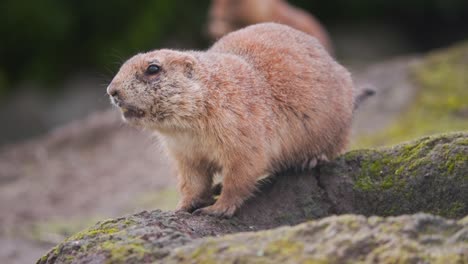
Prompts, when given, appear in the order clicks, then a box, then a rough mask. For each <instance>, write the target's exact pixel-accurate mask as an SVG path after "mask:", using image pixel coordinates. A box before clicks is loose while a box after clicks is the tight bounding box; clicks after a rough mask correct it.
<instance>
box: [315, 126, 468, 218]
mask: <svg viewBox="0 0 468 264" xmlns="http://www.w3.org/2000/svg"><path fill="white" fill-rule="evenodd" d="M320 179H321V184H322V186H323V188H325V189H326V190H327V194H328V196H329V198H330V199H331V200H332V202H333V206H334V207H335V210H336V213H359V214H364V215H380V216H391V215H401V214H410V213H415V212H428V213H432V214H437V215H442V216H445V217H450V218H459V217H464V216H465V215H467V214H468V202H467V201H468V191H467V190H468V133H451V134H442V135H437V136H429V137H423V138H421V139H418V140H416V141H412V142H407V143H404V144H400V145H396V146H394V147H390V148H382V149H377V150H355V151H351V152H348V153H347V154H345V155H343V156H342V157H340V158H338V159H337V160H335V161H334V162H333V163H331V164H329V165H326V166H324V167H322V168H321V178H320Z"/></svg>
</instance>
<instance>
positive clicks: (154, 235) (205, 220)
mask: <svg viewBox="0 0 468 264" xmlns="http://www.w3.org/2000/svg"><path fill="white" fill-rule="evenodd" d="M246 230H249V227H248V226H244V225H241V224H239V223H237V221H236V220H221V221H218V220H217V219H214V218H212V217H205V216H190V215H189V214H185V213H182V214H174V213H167V212H161V211H153V212H151V213H148V212H142V213H140V214H137V215H133V216H129V217H125V218H119V219H115V220H109V221H104V222H101V223H98V224H97V225H95V226H94V227H92V228H90V229H88V230H86V231H83V232H80V233H78V234H76V235H74V236H72V237H70V238H68V239H67V240H66V241H65V242H63V243H61V244H60V245H58V246H57V247H55V248H54V249H52V250H51V251H50V252H49V253H48V254H47V255H44V256H43V257H42V258H41V259H40V260H38V263H39V264H44V263H151V262H154V261H158V262H161V263H356V262H359V263H466V262H467V261H468V217H465V218H464V219H462V220H459V221H455V220H447V219H444V218H441V217H436V216H433V215H429V214H415V215H406V216H399V217H387V218H382V217H369V218H366V217H364V216H359V215H341V216H330V217H327V218H324V219H321V220H316V221H309V222H306V223H303V224H300V225H297V226H294V227H280V228H276V229H273V230H267V231H258V232H246V233H239V234H231V235H224V236H219V237H213V235H222V234H226V233H231V232H235V231H246ZM205 236H210V237H205ZM203 237H205V238H203Z"/></svg>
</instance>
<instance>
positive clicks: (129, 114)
mask: <svg viewBox="0 0 468 264" xmlns="http://www.w3.org/2000/svg"><path fill="white" fill-rule="evenodd" d="M120 110H122V114H123V116H124V117H125V118H141V117H144V116H145V111H143V110H140V109H138V108H135V107H129V106H125V107H120Z"/></svg>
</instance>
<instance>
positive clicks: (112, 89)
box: [107, 84, 119, 97]
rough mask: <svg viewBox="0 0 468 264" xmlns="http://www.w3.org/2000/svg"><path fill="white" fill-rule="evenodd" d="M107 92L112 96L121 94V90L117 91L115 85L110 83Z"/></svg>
mask: <svg viewBox="0 0 468 264" xmlns="http://www.w3.org/2000/svg"><path fill="white" fill-rule="evenodd" d="M107 94H108V95H110V96H112V97H117V96H118V95H119V92H118V91H117V88H116V87H115V85H112V84H109V86H107Z"/></svg>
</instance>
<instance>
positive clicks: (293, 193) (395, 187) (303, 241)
mask: <svg viewBox="0 0 468 264" xmlns="http://www.w3.org/2000/svg"><path fill="white" fill-rule="evenodd" d="M467 172H468V133H452V134H446V135H439V136H433V137H425V138H421V139H419V140H417V141H414V142H409V143H405V144H401V145H398V146H395V147H392V148H386V149H380V150H359V151H352V152H349V153H347V154H345V155H343V156H342V157H340V158H338V159H336V160H335V161H333V162H330V163H328V164H325V165H322V166H319V167H318V168H317V169H315V170H313V171H309V172H301V173H294V172H290V173H287V174H283V175H277V176H275V177H274V178H272V179H270V180H269V181H268V182H265V183H263V184H262V185H261V186H260V191H259V193H258V194H257V196H255V197H254V198H252V199H251V200H249V201H247V203H246V204H245V206H243V207H242V208H241V210H240V211H239V212H238V214H236V216H235V217H234V218H232V219H229V220H227V219H221V220H220V219H216V218H212V217H207V216H192V215H190V214H187V213H179V214H176V213H171V212H161V211H153V212H150V213H148V212H142V213H140V214H136V215H132V216H128V217H124V218H118V219H115V220H109V221H105V222H102V223H98V224H97V225H96V226H94V227H92V228H91V229H88V230H85V231H83V232H80V233H78V234H76V235H74V236H72V237H70V238H68V239H67V240H66V241H65V242H63V243H61V244H59V245H58V246H57V247H55V248H54V249H52V250H51V251H50V252H49V253H48V254H47V255H45V256H44V257H43V258H42V259H41V260H40V261H39V263H89V262H91V261H92V263H106V262H108V261H110V262H111V263H113V262H115V263H141V262H151V261H154V260H160V259H163V258H167V261H169V260H170V261H173V262H184V261H187V262H188V263H192V262H193V263H206V262H208V263H209V261H210V260H211V261H213V260H215V259H218V258H219V257H221V256H222V257H223V258H226V259H225V260H226V261H227V262H228V263H237V262H236V261H241V262H242V261H248V260H250V259H243V257H244V256H245V257H246V258H247V257H252V259H251V260H252V261H254V260H255V261H260V260H262V258H261V256H263V255H265V254H267V255H268V256H269V259H271V260H276V261H277V262H284V261H293V262H296V261H299V262H301V261H305V260H307V259H311V260H315V261H323V260H325V259H328V260H329V261H330V262H332V263H339V262H340V260H342V259H346V258H350V259H352V260H354V259H355V260H356V261H357V260H360V261H363V260H366V261H368V262H369V263H372V261H377V262H379V261H380V260H404V261H406V260H407V261H415V263H417V262H418V261H419V260H424V261H432V260H444V259H446V258H452V257H453V258H455V259H456V258H460V259H463V258H466V254H467V252H468V237H467V235H468V229H467V224H468V219H466V218H465V219H464V220H461V221H459V222H458V223H457V222H455V221H450V220H444V219H442V218H438V217H434V216H429V215H413V216H405V217H399V218H387V219H383V218H369V219H367V218H365V217H363V216H340V217H329V218H326V219H324V220H320V221H316V222H310V223H306V224H303V225H300V226H297V227H293V228H280V229H274V230H270V231H262V232H259V233H251V234H239V235H234V236H226V237H221V238H207V239H202V240H194V239H197V238H201V237H206V236H219V235H224V234H228V233H234V232H240V231H257V230H263V229H268V228H275V227H278V226H282V225H292V224H298V223H301V222H304V221H307V220H311V219H318V218H323V217H327V216H330V215H333V214H343V213H355V214H364V215H367V216H370V215H379V216H390V215H400V214H414V213H417V212H420V211H423V212H428V213H432V214H438V215H441V216H445V217H450V218H461V217H464V216H466V215H467V214H468V205H467V201H468V192H467V191H466V190H467V189H468V178H467V174H466V173H467ZM278 194H281V195H278ZM338 234H339V235H338ZM327 237H329V238H330V240H327ZM332 237H335V238H333V239H332ZM246 243H247V244H246ZM183 245H187V246H186V247H182V248H180V247H181V246H183ZM246 245H249V246H246ZM463 254H465V255H463ZM270 256H271V258H270ZM331 257H333V258H331ZM197 258H199V259H198V262H197V261H195V260H196V259H197ZM165 261H166V259H165Z"/></svg>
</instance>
